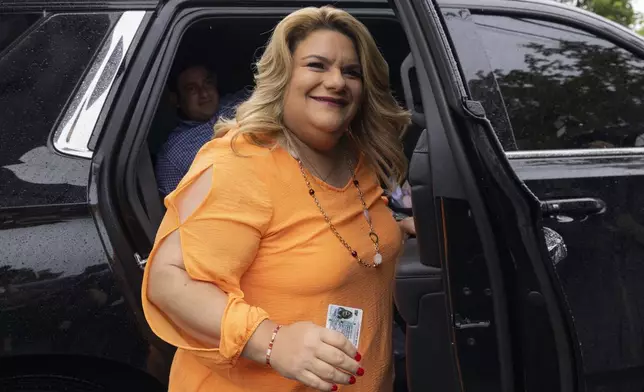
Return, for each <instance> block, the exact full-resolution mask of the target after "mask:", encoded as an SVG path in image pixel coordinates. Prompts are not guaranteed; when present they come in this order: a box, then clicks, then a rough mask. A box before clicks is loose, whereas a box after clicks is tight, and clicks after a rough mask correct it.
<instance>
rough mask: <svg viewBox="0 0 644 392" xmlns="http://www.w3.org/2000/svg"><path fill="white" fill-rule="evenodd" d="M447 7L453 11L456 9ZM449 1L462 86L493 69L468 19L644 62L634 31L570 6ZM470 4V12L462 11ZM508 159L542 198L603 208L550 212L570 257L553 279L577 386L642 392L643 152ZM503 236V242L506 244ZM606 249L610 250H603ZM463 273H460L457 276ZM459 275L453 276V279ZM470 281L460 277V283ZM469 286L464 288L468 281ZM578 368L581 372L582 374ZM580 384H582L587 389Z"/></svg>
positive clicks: (498, 109)
mask: <svg viewBox="0 0 644 392" xmlns="http://www.w3.org/2000/svg"><path fill="white" fill-rule="evenodd" d="M452 4H453V5H454V7H452ZM459 4H461V3H459V2H457V1H449V7H447V6H445V7H444V8H443V12H444V14H445V17H446V18H447V20H448V22H447V24H448V25H451V26H452V27H451V29H450V32H451V35H452V39H453V41H454V45H455V46H456V48H457V52H458V55H459V57H460V61H461V66H462V71H463V73H464V76H465V77H466V79H467V81H468V85H470V86H471V85H473V83H476V82H480V81H481V77H480V74H481V72H482V73H483V74H484V75H488V74H490V72H491V71H492V69H491V66H490V64H489V63H488V62H487V61H486V58H487V57H486V56H485V53H484V47H483V45H481V42H480V40H479V38H478V37H477V34H476V28H475V27H473V24H472V23H468V19H469V15H470V12H471V13H476V14H482V15H484V14H489V13H493V14H495V15H498V14H501V15H512V16H516V17H521V16H524V17H530V18H539V19H541V20H551V21H558V22H561V23H566V24H568V25H572V26H576V27H579V28H582V29H585V30H586V31H589V32H593V33H596V34H598V35H600V36H602V37H605V38H606V39H609V40H611V41H613V42H616V43H617V44H618V45H619V46H621V47H623V48H625V49H628V50H629V51H631V52H633V53H635V54H637V55H638V56H640V57H641V58H644V42H643V41H642V40H641V39H639V38H637V37H635V36H634V35H633V33H632V32H629V31H626V30H625V29H623V28H621V27H620V28H615V26H614V25H613V24H612V23H610V22H607V21H605V20H603V19H600V18H598V17H597V16H595V15H593V14H590V13H577V12H575V11H571V10H570V9H568V8H564V7H557V8H560V9H559V10H557V12H556V13H555V12H553V10H555V9H557V8H553V7H550V6H549V5H544V4H540V3H530V2H526V3H525V4H524V7H522V8H521V9H512V10H509V9H508V7H507V6H505V5H499V4H498V3H494V2H485V1H483V2H480V3H479V4H478V6H477V7H467V6H461V5H459ZM468 8H469V9H468ZM484 82H485V83H487V84H488V87H489V88H488V89H487V90H488V91H494V90H495V89H496V88H497V87H496V86H495V82H494V78H485V79H484ZM476 99H480V100H485V101H486V102H487V106H486V109H487V111H488V116H489V118H490V120H491V121H492V123H495V125H496V127H497V129H496V130H497V133H499V131H500V132H501V134H500V135H499V138H500V139H501V142H502V144H503V145H504V146H508V145H511V142H512V141H508V140H505V141H504V140H503V139H504V138H503V133H502V130H503V129H506V125H505V124H506V123H507V113H506V112H505V107H504V106H503V104H502V100H501V99H500V97H499V96H498V95H496V94H494V93H493V94H491V96H478V97H476ZM509 158H510V163H511V165H512V167H513V169H514V171H515V173H516V175H517V176H518V177H519V178H520V179H521V180H523V181H524V182H525V184H526V185H527V187H528V188H529V189H530V191H531V192H533V193H534V194H535V196H536V197H537V198H538V199H539V200H541V201H549V200H558V199H571V198H595V199H598V200H599V201H602V202H604V203H605V204H606V210H605V211H600V213H599V214H588V213H586V214H583V213H582V214H579V213H575V214H567V213H565V212H562V213H560V214H546V216H544V219H543V224H544V226H547V227H549V228H551V229H554V230H556V231H557V232H558V233H559V234H561V235H562V236H563V239H564V241H565V243H566V245H567V247H568V250H569V251H568V257H567V258H566V259H565V260H564V261H563V262H561V263H560V264H558V265H557V267H556V273H557V279H558V281H559V282H560V284H561V289H562V291H563V293H564V294H565V298H566V301H567V304H568V306H569V309H570V317H571V321H572V322H574V327H575V331H576V337H575V339H576V340H577V341H578V343H577V344H576V348H577V350H579V352H577V354H576V355H577V358H578V359H577V364H578V367H579V368H578V373H579V374H578V376H579V380H580V382H581V383H582V384H581V385H582V386H580V388H586V389H584V390H588V391H605V390H610V391H641V390H642V388H644V376H643V375H644V351H642V347H644V340H643V339H644V337H643V336H644V334H643V333H642V332H643V331H642V329H641V328H642V326H643V325H644V316H643V313H642V312H641V309H642V308H643V307H644V303H642V300H641V298H642V296H643V295H644V292H642V286H641V284H639V283H638V282H639V281H641V277H642V276H643V275H644V266H643V265H642V263H641V260H642V259H644V247H643V246H642V243H643V242H642V234H641V233H642V230H641V228H642V226H641V224H640V223H638V222H642V218H643V217H642V211H641V206H642V201H643V200H642V198H641V197H640V196H639V192H638V189H639V184H640V183H641V181H642V177H641V176H642V175H644V171H643V169H644V163H643V162H644V161H643V159H642V155H641V153H638V152H629V150H620V151H619V152H616V153H615V154H614V155H613V156H611V155H606V154H603V155H599V156H597V155H596V153H594V152H590V151H589V152H586V153H585V152H583V151H581V152H580V151H563V152H560V151H555V152H551V153H548V152H544V153H540V154H537V155H536V156H535V157H532V158H522V157H521V155H518V156H516V158H514V157H513V156H512V153H510V154H509ZM508 240H509V239H508ZM607 244H610V246H607ZM461 276H465V275H461ZM453 278H454V279H457V280H458V278H457V275H454V276H453ZM467 279H468V278H464V282H466V281H467ZM464 284H465V283H464ZM582 366H583V368H582ZM584 384H585V387H583V385H584Z"/></svg>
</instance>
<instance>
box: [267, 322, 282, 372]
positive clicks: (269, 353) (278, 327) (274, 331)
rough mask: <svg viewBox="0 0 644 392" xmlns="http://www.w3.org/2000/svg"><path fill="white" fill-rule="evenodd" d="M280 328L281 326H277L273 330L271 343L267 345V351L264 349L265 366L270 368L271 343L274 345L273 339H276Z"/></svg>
mask: <svg viewBox="0 0 644 392" xmlns="http://www.w3.org/2000/svg"><path fill="white" fill-rule="evenodd" d="M280 328H282V326H281V325H277V327H275V329H274V330H273V335H272V336H271V342H270V343H269V344H268V349H266V366H268V367H271V354H272V353H273V343H275V337H277V332H278V331H279V330H280Z"/></svg>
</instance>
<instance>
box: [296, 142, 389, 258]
mask: <svg viewBox="0 0 644 392" xmlns="http://www.w3.org/2000/svg"><path fill="white" fill-rule="evenodd" d="M291 155H293V156H294V158H295V160H296V161H297V163H298V165H299V167H300V172H301V173H302V177H303V178H304V182H305V183H306V186H307V188H308V189H309V195H311V197H312V198H313V201H314V202H315V205H316V206H317V207H318V210H320V213H321V214H322V216H323V217H324V220H325V221H326V223H327V224H328V225H329V228H330V229H331V232H333V234H334V235H335V236H336V238H337V239H338V240H339V241H340V243H341V244H342V245H344V247H345V248H346V249H347V250H348V251H349V253H350V254H351V256H353V258H354V259H355V260H356V261H357V262H358V263H359V264H360V265H362V266H363V267H368V268H376V267H378V266H379V265H380V264H382V254H381V253H380V240H379V238H378V235H377V234H376V232H375V230H374V228H373V222H372V221H371V215H370V214H369V209H368V208H367V203H365V201H364V194H363V193H362V189H360V183H359V182H358V179H357V178H356V174H355V172H354V170H353V167H352V166H351V162H350V161H349V160H348V159H347V164H348V165H349V170H350V171H351V178H352V182H353V186H355V188H356V189H357V190H358V196H359V197H360V202H361V203H362V213H363V215H364V218H365V220H366V221H367V223H368V224H369V238H370V239H371V242H373V247H374V249H375V250H376V254H375V255H374V257H373V262H372V263H368V262H366V261H364V260H363V259H362V257H360V255H358V252H357V251H356V250H355V249H353V248H352V247H351V245H349V243H348V242H347V241H346V240H345V239H344V238H343V237H342V236H341V235H340V233H339V232H338V229H336V227H335V225H334V224H333V222H331V219H330V218H329V216H328V215H327V213H326V211H324V208H322V205H321V204H320V200H318V198H317V196H316V195H315V190H314V189H313V187H312V186H311V181H309V178H308V176H307V175H306V172H305V170H304V165H303V164H302V160H301V159H300V158H299V156H297V155H295V154H291Z"/></svg>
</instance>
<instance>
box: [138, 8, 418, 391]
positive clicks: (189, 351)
mask: <svg viewBox="0 0 644 392" xmlns="http://www.w3.org/2000/svg"><path fill="white" fill-rule="evenodd" d="M408 123H409V115H408V113H407V112H405V111H403V110H402V109H401V108H400V107H399V106H398V105H397V103H396V101H395V100H394V98H393V97H392V95H391V93H390V90H389V82H388V67H387V64H386V62H385V60H384V59H383V57H382V55H381V54H380V53H379V51H378V49H377V47H376V44H375V42H374V40H373V38H372V37H371V36H370V34H369V32H368V30H367V29H366V28H365V26H364V25H362V24H361V23H360V22H358V21H357V20H356V19H355V18H353V17H352V16H350V15H349V14H348V13H346V12H344V11H341V10H337V9H334V8H331V7H322V8H304V9H301V10H299V11H296V12H294V13H292V14H290V15H289V16H287V17H286V18H285V19H284V20H282V21H281V22H280V23H279V24H278V25H277V27H276V28H275V30H274V32H273V35H272V37H271V39H270V41H269V43H268V45H267V47H266V49H265V52H264V54H263V56H262V57H261V59H260V60H259V61H258V63H257V73H256V88H255V91H254V93H253V95H252V96H251V97H250V98H249V100H248V101H246V102H245V103H243V104H242V105H241V106H240V107H239V108H238V110H237V114H236V118H235V119H234V120H229V121H222V122H220V123H218V124H217V126H216V133H217V136H218V137H217V138H216V139H214V140H212V141H211V142H209V143H207V144H206V145H205V146H204V147H203V148H202V149H201V150H200V152H199V154H198V155H197V157H196V159H195V161H194V163H193V165H192V167H191V169H190V171H189V172H188V174H187V175H186V176H185V177H184V178H183V180H182V181H181V183H180V184H179V186H178V188H177V189H176V190H175V191H174V192H173V193H171V194H170V195H169V196H168V197H167V198H166V206H167V208H168V212H167V213H166V216H165V218H164V220H163V222H162V224H161V227H160V229H159V232H158V235H157V240H156V243H155V247H154V249H153V251H152V254H151V255H150V258H149V262H148V265H147V268H146V271H145V276H144V282H143V293H142V298H143V304H144V310H145V315H146V318H147V320H148V322H149V324H150V326H151V327H152V329H153V330H154V332H155V333H156V334H157V335H158V336H159V337H161V338H162V339H163V340H165V341H167V342H168V343H170V344H172V345H174V346H177V347H178V348H179V349H178V351H177V353H176V355H175V358H174V362H173V366H172V370H171V373H170V391H191V392H192V391H227V392H228V391H229V392H235V391H304V390H312V389H315V390H323V391H336V390H340V389H344V388H345V386H344V385H351V384H354V385H352V386H351V388H350V389H351V390H353V391H365V392H366V391H368V392H374V391H391V390H392V385H393V382H392V376H393V375H392V372H393V368H392V364H391V328H392V307H393V304H392V285H393V281H394V270H395V262H396V259H397V256H398V254H399V251H400V249H401V242H402V237H401V232H400V229H399V227H398V225H397V224H396V222H395V220H394V219H393V218H392V214H391V211H390V210H389V209H388V208H387V205H386V201H383V198H382V194H383V189H382V188H381V187H380V183H381V182H385V181H389V180H388V179H390V178H397V179H400V178H401V177H402V175H403V173H405V171H406V162H405V157H404V155H403V153H402V147H401V145H400V142H399V135H400V134H401V133H402V131H403V130H404V128H405V127H406V126H407V124H408ZM340 307H341V308H342V309H343V312H345V313H346V312H349V313H346V315H343V316H342V317H341V319H342V320H339V319H336V320H333V322H332V323H331V324H332V325H334V326H336V329H338V330H340V331H341V332H338V331H334V330H331V329H329V328H325V325H327V323H328V322H330V321H331V318H333V317H332V315H333V314H338V308H340ZM334 312H335V313H334ZM341 312H342V311H341ZM343 314H344V313H343ZM345 335H346V336H348V337H349V338H347V337H346V336H345ZM350 339H351V340H350ZM356 345H357V347H356Z"/></svg>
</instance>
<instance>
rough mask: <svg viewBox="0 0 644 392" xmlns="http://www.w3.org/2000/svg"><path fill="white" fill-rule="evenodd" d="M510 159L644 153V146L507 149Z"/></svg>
mask: <svg viewBox="0 0 644 392" xmlns="http://www.w3.org/2000/svg"><path fill="white" fill-rule="evenodd" d="M505 155H506V156H507V157H508V159H510V160H513V159H543V158H589V157H614V156H620V157H621V156H632V155H644V147H628V148H588V149H569V150H568V149H566V150H531V151H506V152H505Z"/></svg>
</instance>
